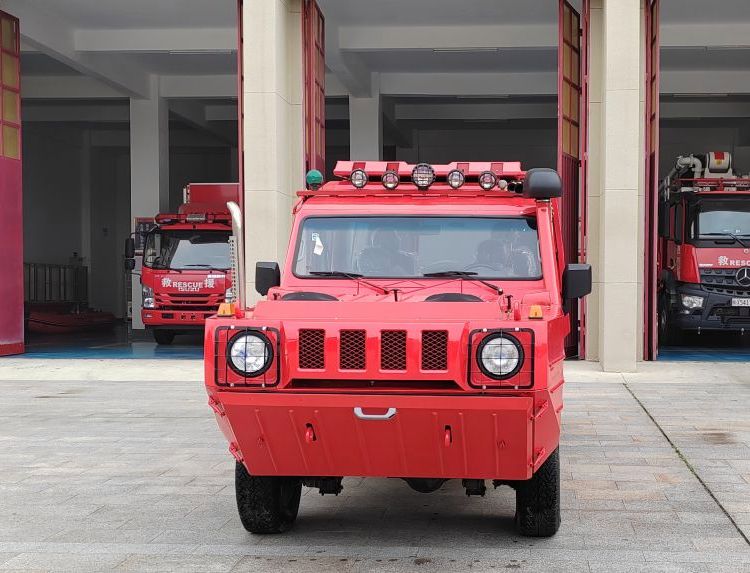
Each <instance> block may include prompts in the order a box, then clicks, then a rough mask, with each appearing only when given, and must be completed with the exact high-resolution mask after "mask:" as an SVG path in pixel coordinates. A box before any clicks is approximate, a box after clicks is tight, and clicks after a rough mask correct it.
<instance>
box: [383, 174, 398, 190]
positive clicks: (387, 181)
mask: <svg viewBox="0 0 750 573" xmlns="http://www.w3.org/2000/svg"><path fill="white" fill-rule="evenodd" d="M381 181H382V182H383V187H385V188H386V189H388V190H389V191H393V190H394V189H395V188H396V187H398V184H399V182H400V181H401V179H400V178H399V176H398V173H396V172H395V171H386V172H385V173H383V177H382V179H381Z"/></svg>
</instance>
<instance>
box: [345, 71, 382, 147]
mask: <svg viewBox="0 0 750 573" xmlns="http://www.w3.org/2000/svg"><path fill="white" fill-rule="evenodd" d="M349 158H350V159H352V160H357V161H375V160H379V159H383V110H382V108H381V102H380V85H379V82H378V81H377V74H373V81H372V89H371V93H370V97H354V96H351V95H350V96H349Z"/></svg>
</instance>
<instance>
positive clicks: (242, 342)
mask: <svg viewBox="0 0 750 573" xmlns="http://www.w3.org/2000/svg"><path fill="white" fill-rule="evenodd" d="M227 358H228V361H229V365H230V366H231V367H232V370H234V371H235V372H237V373H238V374H241V375H242V376H259V375H261V374H263V372H265V371H266V370H268V367H269V366H271V362H272V361H273V348H272V347H271V343H270V342H269V340H268V339H267V338H266V337H265V336H263V335H262V334H260V333H257V334H240V335H239V336H236V337H235V338H233V339H232V341H231V342H230V343H229V356H228V357H227Z"/></svg>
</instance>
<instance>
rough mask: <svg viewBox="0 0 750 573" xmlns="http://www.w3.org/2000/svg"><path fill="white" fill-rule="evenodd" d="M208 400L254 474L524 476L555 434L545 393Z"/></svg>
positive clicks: (259, 395) (216, 395) (234, 395)
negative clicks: (522, 394)
mask: <svg viewBox="0 0 750 573" xmlns="http://www.w3.org/2000/svg"><path fill="white" fill-rule="evenodd" d="M541 394H544V396H541ZM209 403H210V404H211V406H212V408H213V409H214V411H215V413H216V418H217V420H218V422H219V426H220V427H221V429H222V431H223V432H224V434H225V436H226V438H227V440H228V441H229V444H230V446H229V447H230V451H232V453H233V454H234V455H235V457H237V459H238V460H241V461H243V462H244V463H245V465H246V467H247V469H248V471H249V472H250V473H251V474H253V475H277V476H312V477H322V476H342V477H343V476H363V477H430V478H446V479H450V478H463V479H501V480H524V479H528V478H530V477H531V475H532V474H533V472H534V471H535V470H536V469H537V468H538V467H539V466H540V465H541V464H542V463H543V462H544V460H545V459H546V457H547V456H548V455H549V454H551V453H552V451H554V449H555V448H556V447H557V444H558V442H559V432H560V424H559V411H557V410H556V408H555V407H554V406H553V405H552V401H551V399H550V396H549V393H548V392H547V391H546V390H545V391H540V392H531V393H528V394H527V395H524V396H517V397H516V396H477V395H474V396H423V395H422V396H409V395H377V396H376V395H356V394H301V393H300V394H297V393H280V392H233V391H216V392H212V393H210V398H209ZM535 404H537V406H535ZM539 404H541V405H539Z"/></svg>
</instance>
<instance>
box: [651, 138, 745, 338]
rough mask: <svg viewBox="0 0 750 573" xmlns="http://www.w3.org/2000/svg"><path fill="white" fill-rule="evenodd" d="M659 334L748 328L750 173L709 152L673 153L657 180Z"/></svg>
mask: <svg viewBox="0 0 750 573" xmlns="http://www.w3.org/2000/svg"><path fill="white" fill-rule="evenodd" d="M659 191H660V195H659V196H660V202H659V259H658V260H659V291H658V292H659V299H658V308H659V334H660V338H661V340H662V341H666V342H674V341H677V340H679V338H680V335H681V333H683V332H685V331H693V332H701V331H704V330H713V331H735V332H739V333H744V331H745V329H746V328H750V178H747V177H741V176H739V175H737V174H736V173H735V169H734V166H733V164H732V156H731V154H729V153H726V152H721V151H716V152H712V153H708V154H706V155H688V156H680V157H678V158H677V163H676V165H675V167H674V169H673V170H672V171H671V172H670V174H669V175H668V176H667V177H666V178H665V179H664V181H663V182H662V184H661V186H660V189H659Z"/></svg>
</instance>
